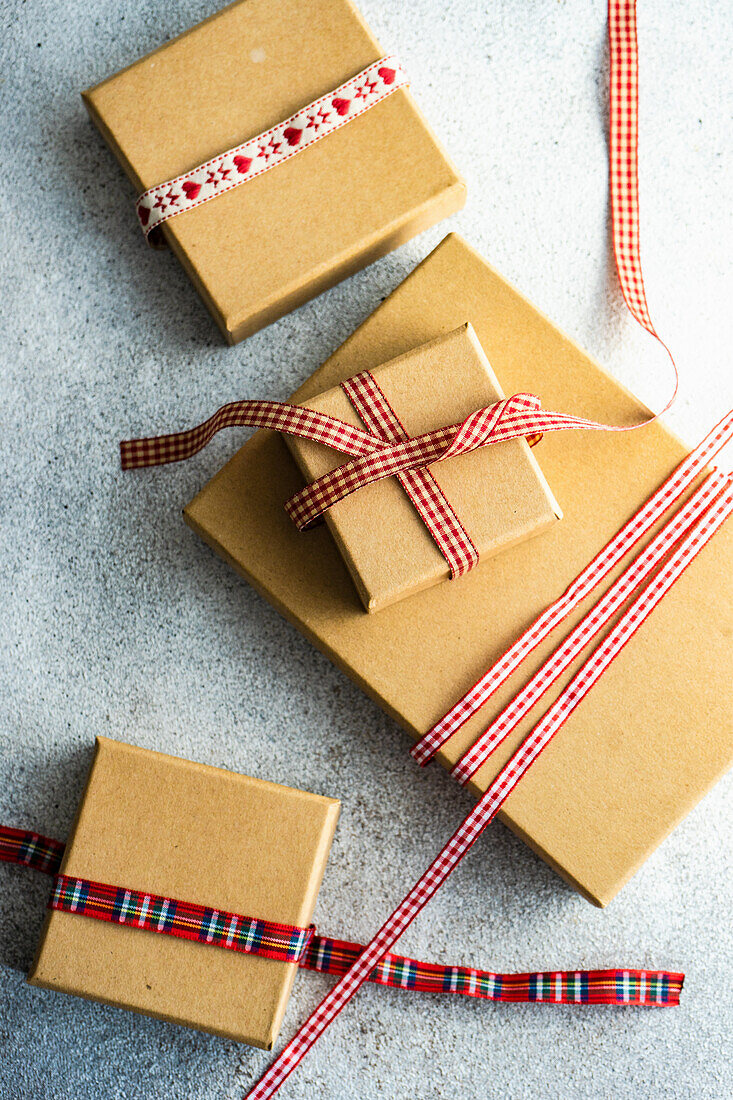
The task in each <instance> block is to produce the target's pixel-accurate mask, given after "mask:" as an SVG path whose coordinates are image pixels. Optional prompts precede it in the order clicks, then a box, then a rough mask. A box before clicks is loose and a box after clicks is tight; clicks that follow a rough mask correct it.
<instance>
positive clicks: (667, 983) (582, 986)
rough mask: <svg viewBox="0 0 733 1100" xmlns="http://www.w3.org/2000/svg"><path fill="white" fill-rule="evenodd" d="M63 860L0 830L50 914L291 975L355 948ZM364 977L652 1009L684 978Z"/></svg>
mask: <svg viewBox="0 0 733 1100" xmlns="http://www.w3.org/2000/svg"><path fill="white" fill-rule="evenodd" d="M63 853H64V845H63V844H61V843H60V842H59V841H57V840H51V839H49V838H48V837H42V836H39V835H38V834H37V833H31V832H27V831H23V830H21V829H10V828H7V827H6V826H3V825H0V860H4V861H6V862H8V863H16V864H20V865H21V866H26V867H33V868H35V869H36V870H38V871H45V872H46V873H47V874H51V875H55V881H54V889H53V894H52V896H51V899H50V901H49V908H50V909H57V910H61V911H63V912H66V913H77V914H79V915H80V916H85V917H92V918H94V919H96V920H103V921H108V922H110V923H115V924H124V925H125V927H127V928H137V929H142V930H144V931H148V932H156V933H158V934H162V935H168V936H176V937H178V938H182V939H187V940H193V941H196V942H197V943H202V944H206V945H210V946H213V947H221V948H224V949H226V950H230V951H243V952H246V953H248V954H254V955H262V956H264V957H266V958H270V959H275V960H279V961H282V962H297V964H298V966H299V967H301V969H304V970H318V971H320V972H322V973H324V974H337V975H341V974H345V973H346V971H347V970H348V969H349V968H350V967H351V966H352V964H353V963H354V962H355V961H356V959H357V958H358V957H359V955H360V954H361V952H362V951H363V950H364V947H363V945H362V944H360V943H351V942H349V941H348V940H336V939H333V938H332V937H330V936H320V935H318V934H316V932H315V929H314V927H313V926H312V925H311V926H310V927H309V928H299V927H298V926H296V925H289V924H276V923H274V922H272V921H264V920H259V919H257V918H254V917H242V916H239V915H238V914H236V913H228V912H223V911H220V910H217V909H212V908H207V907H205V906H203V905H193V904H191V903H190V902H183V901H179V900H177V899H173V898H168V897H165V896H162V895H159V894H149V893H143V892H141V891H138V890H130V889H127V888H125V887H120V886H108V885H106V884H104V883H100V882H91V881H89V880H88V879H79V878H75V877H72V876H68V875H61V874H59V873H58V871H59V867H60V864H61V859H62V856H63ZM367 980H368V981H370V982H374V983H375V984H377V985H385V986H390V987H391V988H393V989H407V990H412V991H413V992H422V993H454V994H460V995H462V996H465V997H476V998H478V999H480V1000H490V1001H504V1002H515V1003H516V1002H522V1001H525V1002H526V1001H530V1002H543V1003H546V1004H574V1005H580V1004H604V1005H644V1006H651V1007H657V1006H663V1005H677V1004H679V997H680V992H681V990H682V985H683V981H684V975H683V974H676V973H669V972H667V971H659V970H621V969H615V970H574V971H564V970H555V971H550V972H540V973H537V972H535V973H530V974H497V973H494V972H493V971H489V970H478V969H476V968H475V967H469V966H447V965H445V964H439V963H424V962H419V961H418V960H417V959H410V958H406V957H405V956H404V955H393V954H391V953H387V954H386V955H385V956H384V957H383V958H382V960H381V961H380V963H379V965H378V966H376V967H375V968H374V969H373V970H372V971H371V973H370V974H369V975H368V979H367Z"/></svg>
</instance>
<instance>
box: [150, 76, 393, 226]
mask: <svg viewBox="0 0 733 1100" xmlns="http://www.w3.org/2000/svg"><path fill="white" fill-rule="evenodd" d="M407 84H409V80H408V78H407V73H406V72H405V71H404V69H403V68H402V66H401V65H400V63H399V62H398V61H397V58H395V57H383V58H381V59H380V60H379V61H375V62H374V64H373V65H370V66H369V67H368V68H367V69H364V70H363V72H360V73H358V74H357V76H354V77H352V78H351V80H347V81H346V83H345V84H342V85H341V86H340V87H339V88H336V89H334V91H332V92H328V93H327V94H326V95H324V96H321V98H320V99H317V100H316V101H315V102H314V103H310V104H308V106H307V107H303V108H302V109H301V110H300V111H298V113H297V114H294V115H292V116H291V117H290V118H287V119H285V121H284V122H279V123H278V124H277V126H273V127H272V129H270V130H266V131H265V132H264V133H262V134H258V135H257V136H256V137H253V138H250V139H249V141H245V142H244V143H243V144H242V145H238V146H237V147H236V148H235V149H229V150H228V151H227V152H226V153H220V154H219V156H216V157H214V158H213V159H212V160H207V161H206V163H205V164H200V165H199V166H198V167H197V168H193V169H191V171H190V172H184V174H183V175H181V176H177V177H176V178H175V179H172V180H167V181H166V183H159V184H158V186H157V187H151V188H150V190H149V191H145V192H144V194H142V195H141V196H140V198H139V199H138V200H137V203H136V204H135V209H136V210H137V216H138V218H139V219H140V226H141V228H142V231H143V233H144V234H145V236H146V238H148V239H149V238H150V234H151V233H152V231H153V230H154V229H157V228H158V226H161V225H162V224H163V222H166V221H168V219H169V218H173V217H175V215H176V214H182V213H184V211H186V210H193V209H194V208H195V207H197V206H201V204H202V203H204V202H208V201H209V200H210V199H214V198H217V197H218V196H219V195H223V194H224V193H225V192H226V191H231V190H232V188H234V187H239V186H240V185H241V184H243V183H248V182H249V180H252V179H254V178H255V177H256V176H261V175H262V173H263V172H269V170H270V169H271V168H275V167H276V166H277V165H278V164H282V163H283V161H286V160H289V159H290V157H294V156H295V154H296V153H301V152H302V151H303V149H307V148H308V146H309V145H313V143H314V142H316V141H320V140H321V138H323V137H326V136H327V135H328V134H332V133H333V132H334V130H338V129H340V127H341V126H345V125H346V123H347V122H351V121H353V119H355V118H358V117H359V115H363V114H364V112H365V111H368V110H369V108H370V107H374V106H375V105H376V104H377V103H380V102H381V101H382V100H383V99H386V98H387V96H389V95H392V93H393V92H396V91H397V89H398V88H403V87H405V86H406V85H407ZM151 243H152V242H151Z"/></svg>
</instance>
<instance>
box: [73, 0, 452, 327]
mask: <svg viewBox="0 0 733 1100" xmlns="http://www.w3.org/2000/svg"><path fill="white" fill-rule="evenodd" d="M408 84H409V81H408V76H407V73H406V72H405V70H404V69H403V67H402V65H401V64H400V62H399V60H398V59H397V58H396V57H393V56H385V55H384V51H383V50H382V48H381V47H380V46H379V44H378V42H377V41H376V39H375V38H374V36H373V35H372V33H371V31H370V30H369V29H368V27H367V26H366V24H365V23H364V21H363V19H362V18H361V16H360V14H359V13H358V11H357V10H356V9H355V8H354V7H353V5H352V4H351V2H350V0H311V2H310V3H308V4H301V3H298V2H297V0H277V2H276V0H240V2H238V3H234V4H232V5H231V6H229V7H227V8H225V9H224V10H223V11H221V12H218V13H217V14H216V15H214V16H212V17H210V18H209V19H207V20H205V21H204V22H203V23H201V24H199V25H198V26H196V27H193V28H192V29H191V30H190V31H188V32H187V33H186V34H183V35H181V36H180V37H179V38H176V39H175V40H173V41H171V42H168V43H166V44H165V45H164V46H161V47H160V48H159V49H157V50H156V51H155V52H154V53H152V54H150V55H148V56H147V57H144V58H142V59H141V60H139V61H136V62H135V63H134V64H132V65H130V66H128V67H127V68H125V69H123V70H122V71H121V72H119V73H116V74H115V75H114V76H111V77H109V78H108V79H106V80H104V81H103V82H102V83H101V84H98V85H97V86H96V87H94V88H91V89H89V90H88V91H87V92H85V93H84V102H85V104H86V106H87V109H88V110H89V112H90V114H91V116H92V118H93V120H94V121H95V122H96V124H97V126H98V127H99V129H100V131H101V133H102V135H103V136H104V138H105V139H106V141H107V142H108V143H109V145H110V146H111V148H112V150H113V151H114V152H115V154H116V155H117V157H118V159H119V161H120V163H121V164H122V167H123V168H124V169H125V171H126V173H127V175H128V176H129V177H130V179H131V180H132V182H133V185H134V187H135V189H136V192H137V194H138V196H139V198H138V202H137V215H138V219H139V222H140V227H141V228H142V230H143V233H144V234H145V235H146V236H147V237H148V240H149V241H150V242H151V243H163V242H165V243H167V244H168V245H169V246H170V247H171V248H172V249H173V251H174V252H175V254H176V255H177V257H178V259H179V260H180V262H181V263H182V264H183V266H184V268H185V269H186V271H187V272H188V274H189V276H190V277H191V279H192V281H193V283H194V285H195V286H196V288H197V289H198V291H199V293H200V294H201V296H202V298H203V300H204V302H205V304H206V305H207V307H208V308H209V310H210V312H211V313H212V315H213V317H214V319H215V320H216V322H217V324H218V325H219V327H220V329H221V331H222V333H223V334H224V336H225V338H226V340H227V341H228V342H230V343H234V342H236V341H237V340H241V339H242V338H243V337H245V336H248V335H249V334H250V333H252V332H254V331H256V330H257V329H258V328H261V327H262V326H264V325H266V324H269V323H270V322H271V321H273V320H275V319H276V318H277V317H280V316H281V315H282V314H283V313H286V312H287V311H289V310H291V309H294V308H295V307H296V306H298V305H300V304H302V303H303V302H305V301H307V300H308V299H309V298H311V297H313V296H314V295H316V294H319V293H320V292H321V291H323V290H325V289H326V288H327V287H329V286H332V285H333V284H334V283H336V282H338V281H339V280H340V279H343V278H344V277H345V276H347V275H349V274H352V273H353V272H354V271H357V270H359V268H361V267H363V266H364V265H365V264H367V263H370V262H372V261H373V260H375V259H376V258H377V257H378V256H381V255H384V254H385V253H386V252H388V251H390V249H392V248H395V247H396V246H397V245H399V244H402V243H403V242H404V241H406V240H408V239H409V238H410V237H412V236H414V235H415V234H416V233H418V232H420V231H421V230H423V229H425V228H427V227H428V226H430V225H432V224H433V223H434V222H436V221H439V220H440V219H441V218H443V217H445V216H447V215H448V214H451V213H453V212H454V211H455V210H457V209H459V208H460V207H461V206H462V205H463V203H464V201H465V186H464V184H463V182H462V180H461V179H460V177H459V176H458V174H457V173H456V171H455V169H454V168H453V167H452V165H451V164H450V163H449V161H448V160H447V159H446V156H445V154H444V153H443V151H442V150H441V148H440V147H439V145H438V143H437V141H436V139H435V138H434V137H433V135H432V133H431V132H430V130H429V129H428V127H427V125H426V123H425V121H424V120H423V118H422V116H421V114H420V112H419V111H418V109H417V107H416V105H415V102H414V100H413V99H412V96H411V94H410V91H409V90H408ZM132 199H133V196H132V195H131V196H130V218H131V223H132V221H134V218H135V215H134V212H133V201H132Z"/></svg>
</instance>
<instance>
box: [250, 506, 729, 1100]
mask: <svg viewBox="0 0 733 1100" xmlns="http://www.w3.org/2000/svg"><path fill="white" fill-rule="evenodd" d="M732 512H733V484H729V485H728V488H727V489H726V490H725V491H724V492H723V493H722V494H721V495H720V497H719V498H718V500H717V501H715V502H714V503H713V504H712V505H711V506H710V507H709V508H708V510H707V512H705V513H704V515H703V518H702V519H701V520H700V521H699V522H698V523H697V524H695V525H694V526H693V528H692V529H691V530H690V532H689V533H688V534H687V535H686V536H685V538H684V539H682V540H681V542H680V544H679V546H678V548H677V550H676V551H675V553H674V554H673V555H672V556H671V557H670V559H669V560H668V561H667V563H666V564H665V565H664V567H663V568H662V569H661V570H660V572H659V573H658V574H657V575H656V576H655V577H654V578H653V579H652V580H651V581H650V583H649V585H648V587H647V588H646V589H645V591H644V592H643V593H642V595H641V596H640V597H639V598H638V599H637V600H635V601H634V603H633V604H632V605H631V606H630V607H629V609H628V610H627V611H626V612H625V614H624V615H623V616H622V618H621V619H620V620H619V621H618V623H617V624H616V626H615V627H614V628H613V630H612V631H611V632H610V633H609V634H608V635H607V637H606V638H605V639H604V641H603V642H602V643H601V645H600V646H599V647H598V649H597V650H596V651H595V652H594V653H593V654H592V655H591V657H590V658H589V659H588V660H587V661H586V663H585V664H584V665H583V667H582V668H581V669H580V671H579V672H578V673H577V674H576V675H575V676H574V677H573V679H572V680H571V681H570V683H569V684H568V686H567V687H566V688H565V690H564V691H563V693H562V694H561V695H560V696H559V698H558V699H557V700H556V702H555V703H554V704H553V705H552V706H551V707H550V709H549V710H548V711H547V712H546V714H545V715H544V716H543V718H542V719H541V720H540V721H539V722H538V723H537V725H536V726H535V727H534V729H533V730H532V731H531V733H530V734H529V735H528V736H527V737H526V738H525V740H524V742H523V743H522V745H520V747H519V748H518V749H517V750H516V752H514V754H513V755H512V756H511V757H510V759H509V760H508V762H507V763H506V764H505V765H504V767H503V768H502V769H501V771H500V772H499V774H498V775H497V777H496V778H495V779H494V780H493V782H492V783H491V785H490V786H489V787H488V789H487V790H486V793H485V794H484V795H483V796H482V798H481V799H480V800H479V802H477V804H476V806H475V807H474V808H473V810H471V812H470V813H469V815H468V816H467V817H466V819H465V820H464V821H463V822H462V824H461V825H460V826H459V827H458V829H457V830H456V831H455V833H454V834H453V836H452V837H451V839H450V840H449V841H448V843H447V844H446V846H445V847H444V848H443V849H442V851H441V852H440V853H439V855H438V856H437V857H436V859H435V860H434V861H433V863H432V864H431V865H430V867H428V869H427V871H426V872H425V873H424V874H423V875H422V876H421V877H420V878H419V879H418V881H417V882H416V883H415V885H414V886H413V888H412V889H411V890H410V892H409V893H408V894H407V895H406V896H405V897H404V898H403V900H402V901H401V902H400V904H399V905H398V907H397V908H396V909H395V911H394V912H393V913H392V914H391V916H390V917H388V919H387V920H386V921H385V923H384V924H383V925H382V927H381V928H380V930H379V931H378V932H377V934H376V936H375V937H374V938H373V939H372V940H371V942H370V943H369V944H368V945H367V947H366V948H365V949H364V951H362V953H361V954H360V955H359V957H358V959H357V960H356V961H355V962H354V964H353V965H352V966H351V968H350V969H349V970H348V971H347V972H346V974H345V975H344V976H343V978H342V979H341V981H339V982H338V984H337V985H336V986H334V988H333V989H331V990H330V991H329V993H327V994H326V996H325V997H324V999H323V1000H322V1001H321V1003H320V1004H319V1005H318V1007H317V1008H316V1010H315V1011H314V1012H313V1013H312V1014H311V1016H310V1017H309V1018H308V1019H307V1020H306V1022H305V1023H304V1024H303V1026H302V1027H301V1028H300V1030H299V1031H298V1033H297V1035H296V1036H295V1037H294V1038H293V1039H292V1040H291V1041H290V1042H289V1043H288V1044H287V1046H286V1047H285V1049H284V1050H283V1051H282V1053H281V1054H280V1055H278V1057H277V1058H276V1059H275V1061H274V1062H273V1063H272V1065H271V1066H270V1068H269V1069H268V1070H267V1071H266V1073H265V1074H264V1075H263V1076H262V1077H261V1078H260V1080H259V1082H258V1083H257V1084H256V1085H255V1086H254V1087H253V1088H252V1090H251V1091H250V1092H249V1093H248V1094H247V1096H248V1100H266V1098H267V1097H270V1096H273V1095H274V1094H275V1093H276V1092H277V1091H278V1089H279V1088H280V1086H281V1085H282V1083H283V1081H285V1079H286V1078H287V1077H288V1076H289V1075H290V1074H291V1073H292V1071H293V1070H294V1069H295V1067H296V1066H297V1065H298V1063H299V1062H300V1061H301V1059H302V1058H303V1057H304V1056H305V1055H306V1054H307V1052H308V1050H310V1048H311V1047H312V1046H313V1044H314V1043H315V1042H316V1041H317V1040H318V1038H319V1037H320V1036H321V1035H322V1034H323V1032H324V1031H325V1030H326V1028H327V1027H328V1026H329V1024H330V1023H331V1022H332V1021H333V1020H334V1019H335V1018H336V1016H337V1015H338V1014H339V1012H341V1010H342V1009H343V1008H344V1007H345V1005H346V1004H348V1002H349V1001H350V1000H351V998H352V997H353V996H354V994H355V993H356V992H357V990H358V989H359V987H360V986H361V985H362V984H363V983H364V981H366V978H367V975H368V974H369V972H370V971H371V970H372V968H373V967H374V966H376V965H377V964H378V963H379V961H380V959H381V958H382V957H383V956H384V954H385V953H386V952H387V951H389V949H390V948H391V947H392V945H393V944H394V943H395V942H396V940H398V939H399V937H400V936H401V935H402V934H403V932H404V931H405V930H406V929H407V928H408V927H409V925H410V924H411V923H412V921H413V920H414V919H415V917H416V916H417V915H418V913H419V912H420V911H421V910H422V909H423V907H424V906H425V905H426V904H427V903H428V901H430V899H431V898H432V896H433V895H434V894H435V893H436V891H437V890H438V889H439V888H440V886H441V885H442V884H443V882H445V880H446V878H448V876H449V875H450V874H451V873H452V872H453V871H454V870H455V868H456V866H457V865H458V863H459V862H460V861H461V859H462V858H463V856H464V855H465V854H466V853H467V852H468V851H469V850H470V848H471V847H472V846H473V845H474V844H475V842H476V840H478V838H479V836H480V835H481V833H482V832H483V831H484V829H485V828H486V826H487V825H488V824H489V823H490V822H491V821H492V820H493V819H494V817H495V816H496V814H497V813H498V812H499V809H500V808H501V806H502V804H503V803H504V801H505V800H506V799H507V798H508V796H509V795H510V794H511V792H512V791H513V790H514V788H515V787H516V785H517V783H519V781H520V780H521V778H522V777H523V776H524V774H525V773H526V772H527V771H528V770H529V768H530V767H531V766H532V764H533V763H534V762H535V761H536V760H537V759H538V757H539V756H540V754H541V753H542V752H543V751H544V749H545V748H546V747H547V745H548V744H549V743H550V741H551V740H552V738H553V737H554V736H555V734H556V733H557V731H558V730H559V729H560V728H561V726H562V725H563V724H564V722H565V721H566V720H567V719H568V718H569V716H570V715H571V714H572V712H573V711H574V710H575V709H576V707H577V706H579V704H580V703H581V701H582V700H583V698H584V697H585V695H586V694H587V693H588V691H590V689H591V688H592V687H593V684H594V683H596V681H597V680H598V679H599V678H600V677H601V676H602V675H603V673H604V672H605V670H606V669H607V668H608V666H609V665H610V664H611V662H612V661H613V660H614V658H615V657H616V656H617V655H618V654H619V653H620V652H621V650H622V649H623V647H624V646H625V645H626V643H627V642H628V641H629V640H630V639H631V638H632V637H633V635H634V634H635V633H636V631H637V630H638V629H639V627H640V626H641V624H642V623H643V622H644V621H645V619H646V618H647V617H648V616H649V615H650V614H651V612H652V611H653V609H654V608H655V607H656V605H657V604H658V603H659V601H660V600H661V599H662V598H663V597H664V596H665V595H666V593H667V592H668V591H669V589H670V588H671V587H672V585H673V584H674V583H675V582H676V581H677V580H678V579H679V577H680V576H681V575H682V573H683V572H684V570H685V569H686V568H687V566H688V565H689V564H690V562H691V561H692V560H693V559H694V558H695V557H696V556H697V554H698V553H699V552H700V550H702V548H703V546H705V545H706V543H707V542H708V541H709V539H710V538H712V536H713V535H714V534H715V532H716V531H717V530H718V528H719V527H720V526H721V524H722V523H723V522H724V521H725V520H726V519H727V518H728V517H729V516H730V515H731V513H732Z"/></svg>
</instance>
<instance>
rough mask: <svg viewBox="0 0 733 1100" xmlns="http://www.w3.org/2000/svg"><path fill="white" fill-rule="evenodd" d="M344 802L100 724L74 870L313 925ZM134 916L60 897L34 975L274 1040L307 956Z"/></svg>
mask: <svg viewBox="0 0 733 1100" xmlns="http://www.w3.org/2000/svg"><path fill="white" fill-rule="evenodd" d="M338 811H339V803H338V802H337V801H336V800H335V799H332V798H324V797H320V796H318V795H314V794H307V793H305V792H303V791H297V790H292V789H290V788H288V787H283V786H280V785H278V784H275V783H266V782H263V781H262V780H259V779H250V778H249V777H247V776H244V775H236V774H234V773H232V772H228V771H223V770H222V769H220V768H213V767H209V766H206V765H203V764H194V763H190V762H189V761H186V760H180V759H178V758H176V757H173V756H165V755H163V754H161V753H157V752H151V751H149V750H146V749H140V748H135V747H133V746H131V745H126V744H122V743H120V742H117V741H110V740H108V739H107V738H103V737H100V738H98V739H97V745H96V753H95V757H94V763H93V765H92V769H91V772H90V775H89V780H88V783H87V787H86V790H85V792H84V796H83V798H82V801H81V805H80V807H79V811H78V815H77V819H76V823H75V825H74V828H73V831H72V834H71V836H70V837H69V839H68V841H67V845H66V853H65V856H64V860H63V863H62V865H61V873H62V874H64V875H67V876H77V877H79V878H81V879H85V880H92V881H93V882H99V883H105V884H109V885H114V886H119V887H125V888H128V889H129V890H138V891H148V892H150V893H153V894H158V895H165V896H166V897H171V898H175V899H181V900H182V901H184V902H190V903H194V904H197V905H202V906H207V907H210V909H211V911H212V912H215V913H224V912H226V913H236V914H241V915H243V916H249V917H255V918H260V919H262V920H266V921H274V922H278V923H282V924H287V925H295V926H299V927H303V928H305V927H307V926H308V924H309V923H310V920H311V917H312V915H313V909H314V906H315V902H316V897H317V895H318V890H319V887H320V884H321V879H322V877H323V872H324V869H325V865H326V861H327V859H328V853H329V849H330V846H331V840H332V837H333V832H334V829H335V827H336V820H337V817H338ZM131 923H134V919H133V918H131V919H130V920H128V923H127V924H119V923H108V922H107V921H105V920H97V919H91V918H89V917H87V916H84V915H80V914H79V913H78V912H68V911H61V910H55V909H51V910H49V913H48V915H47V918H46V923H45V926H44V929H43V934H42V937H41V942H40V946H39V949H38V953H37V957H36V960H35V963H34V965H33V968H32V971H31V974H30V977H29V981H30V982H31V983H32V984H33V985H39V986H43V987H45V988H47V989H56V990H60V991H62V992H64V993H74V994H76V995H77V996H81V997H88V998H91V999H92V1000H95V1001H104V1002H105V1003H108V1004H113V1005H119V1006H121V1007H123V1008H129V1009H132V1010H134V1011H136V1012H144V1013H146V1014H148V1015H151V1016H156V1017H159V1018H161V1019H164V1020H169V1021H172V1022H174V1023H179V1024H185V1025H187V1026H189V1027H196V1028H202V1029H204V1030H206V1031H212V1032H216V1033H217V1034H221V1035H225V1036H228V1037H230V1038H232V1039H236V1040H240V1041H242V1042H245V1043H251V1044H252V1045H254V1046H259V1047H264V1048H266V1049H268V1050H269V1049H270V1048H271V1047H272V1044H273V1043H274V1041H275V1039H276V1038H277V1035H278V1031H279V1029H280V1024H281V1021H282V1017H283V1013H284V1012H285V1007H286V1004H287V1001H288V997H289V995H290V990H291V987H292V984H293V980H294V978H295V972H296V970H297V963H294V962H283V961H279V960H278V959H274V958H268V957H263V956H261V955H255V954H247V953H243V952H241V951H238V950H221V949H217V948H216V947H210V946H208V945H207V944H206V943H201V942H196V940H195V939H194V940H188V939H182V938H176V937H174V936H171V935H159V934H155V933H154V932H152V931H148V930H140V929H138V928H135V927H131V926H130V924H131ZM204 938H205V937H204Z"/></svg>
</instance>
